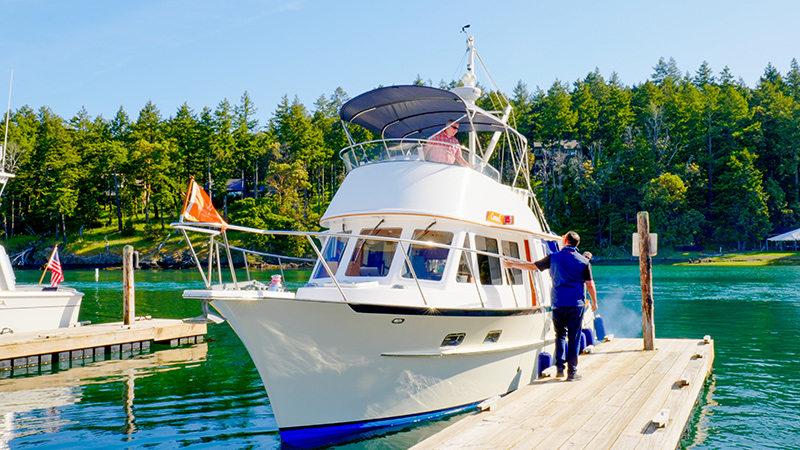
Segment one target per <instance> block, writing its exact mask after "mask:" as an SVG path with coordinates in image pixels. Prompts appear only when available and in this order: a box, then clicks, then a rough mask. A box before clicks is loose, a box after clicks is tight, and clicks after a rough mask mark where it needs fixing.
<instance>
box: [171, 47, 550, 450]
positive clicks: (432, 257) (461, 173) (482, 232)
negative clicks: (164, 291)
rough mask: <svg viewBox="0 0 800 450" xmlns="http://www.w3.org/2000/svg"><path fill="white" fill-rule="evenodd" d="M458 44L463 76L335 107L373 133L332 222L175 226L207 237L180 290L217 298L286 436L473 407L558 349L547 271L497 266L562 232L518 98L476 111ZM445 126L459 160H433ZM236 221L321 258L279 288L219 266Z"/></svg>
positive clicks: (359, 150)
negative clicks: (545, 207)
mask: <svg viewBox="0 0 800 450" xmlns="http://www.w3.org/2000/svg"><path fill="white" fill-rule="evenodd" d="M467 52H468V65H467V73H466V75H465V76H464V77H463V78H462V82H463V83H462V84H463V86H460V87H457V88H454V89H452V90H443V89H437V88H433V87H427V86H418V85H409V86H389V87H383V88H379V89H375V90H373V91H370V92H367V93H364V94H362V95H359V96H358V97H355V98H353V99H352V100H350V101H348V102H347V103H346V104H344V105H343V107H342V108H341V112H340V116H341V119H342V121H343V124H344V126H345V129H346V130H350V129H352V127H353V126H360V127H363V128H366V129H367V130H370V131H372V132H373V133H375V135H377V136H379V138H378V139H375V140H372V141H369V142H354V141H353V139H352V138H350V140H351V144H352V145H350V146H349V147H347V148H345V149H343V150H342V151H341V152H340V156H341V158H342V160H344V162H345V164H346V166H347V170H348V174H347V177H346V178H345V180H344V181H343V183H342V185H341V187H340V188H339V189H338V191H337V192H336V194H335V196H334V198H333V199H332V201H331V203H330V206H329V207H328V209H327V210H326V211H325V213H324V215H323V217H322V219H321V220H320V224H321V226H322V227H323V228H324V229H325V231H321V232H302V231H288V230H280V231H278V230H258V229H253V228H247V227H241V226H236V225H235V224H231V225H226V226H225V228H224V229H223V226H222V225H221V224H216V223H187V222H179V223H174V224H172V226H173V227H175V228H177V229H180V230H182V231H183V233H184V234H186V233H187V232H193V233H194V232H200V233H206V234H207V235H209V239H210V242H209V244H210V245H208V248H209V249H210V250H211V252H210V254H209V260H208V263H207V264H206V262H205V261H201V260H200V259H199V258H198V255H197V253H195V251H194V249H192V253H193V255H195V259H196V262H197V265H198V269H199V271H200V273H201V275H202V277H203V279H204V280H205V282H206V288H204V289H192V290H186V291H184V294H183V296H184V297H185V298H189V299H200V300H203V301H204V302H206V303H207V304H210V305H212V306H213V307H214V308H215V309H216V310H217V311H219V312H220V313H221V314H222V316H224V318H225V319H227V320H228V321H229V323H230V325H231V327H232V328H233V330H234V331H235V332H236V333H237V334H238V336H239V337H240V338H241V339H242V341H243V342H244V345H245V346H246V347H247V350H248V351H249V353H250V355H251V357H252V359H253V362H254V363H255V365H256V367H257V368H258V371H259V374H260V375H261V378H262V380H263V382H264V386H265V388H266V390H267V394H268V396H269V400H270V402H271V404H272V408H273V410H274V414H275V418H276V420H277V424H278V428H279V429H280V433H281V437H282V440H283V441H284V442H285V443H289V444H295V445H307V444H310V445H324V444H328V443H331V442H334V441H336V440H337V439H339V438H342V437H344V436H349V435H354V434H364V433H368V432H371V431H374V430H376V429H381V428H384V427H393V426H404V425H407V424H409V423H415V422H418V421H420V420H426V419H430V418H438V417H442V416H446V415H449V414H453V413H457V412H461V411H467V410H470V409H475V408H476V407H477V405H479V404H480V403H481V402H484V401H486V400H487V399H492V398H494V397H496V396H502V395H504V394H506V393H508V392H511V391H514V390H515V389H517V388H518V387H520V386H523V385H525V384H528V383H530V382H531V381H532V380H534V379H536V378H537V376H539V373H540V371H541V370H542V369H544V368H545V366H547V365H549V359H548V358H546V357H540V354H542V353H543V352H546V353H550V354H552V352H553V348H554V339H555V333H554V331H553V327H552V320H551V317H552V315H551V313H552V309H551V306H550V291H551V280H550V277H549V276H547V274H541V273H540V272H538V271H536V272H522V271H519V270H515V269H514V270H510V269H503V268H502V266H501V257H505V258H508V259H511V260H517V261H519V260H521V261H536V260H538V259H541V258H543V257H544V256H545V255H547V254H549V253H550V252H552V251H553V250H554V249H557V244H556V241H557V240H558V239H559V237H558V236H556V235H554V234H553V233H551V232H550V230H549V228H548V226H547V224H546V222H545V220H544V216H543V214H542V213H541V210H540V208H539V207H538V204H537V202H536V199H535V197H534V194H533V192H532V188H531V184H530V180H529V174H530V165H529V158H530V156H529V152H528V148H527V141H526V139H525V137H524V136H522V135H521V134H520V133H519V132H517V131H516V130H515V129H514V128H513V126H512V125H510V124H509V122H510V119H511V118H512V109H511V105H510V104H509V103H508V101H507V100H505V104H503V105H500V106H499V107H498V108H496V109H498V111H488V110H485V109H483V108H481V107H479V106H478V105H476V101H477V100H478V99H479V97H480V96H481V90H480V89H479V88H478V87H477V85H476V82H475V79H476V77H475V74H474V70H473V68H474V61H475V56H476V51H475V48H474V45H473V39H472V37H470V38H469V39H468V41H467ZM497 92H499V89H498V90H497ZM503 100H504V99H503ZM451 122H455V123H458V125H459V127H460V128H459V132H461V133H462V135H463V136H464V138H462V143H461V144H460V145H459V148H458V151H460V152H462V155H463V159H464V160H465V161H466V162H468V165H467V166H462V165H459V164H447V163H441V162H432V161H430V159H431V158H429V149H430V148H431V146H432V145H441V144H437V143H436V142H437V141H435V140H431V137H432V136H435V135H436V134H438V133H441V132H443V131H444V130H445V129H446V128H447V127H448V126H451ZM465 132H466V133H465ZM350 136H351V133H348V137H350ZM234 232H236V233H239V232H246V233H257V234H266V235H274V236H290V237H295V238H296V237H298V236H299V237H302V238H307V239H308V241H309V242H310V243H311V247H312V248H313V249H314V251H315V252H316V254H317V256H318V259H317V260H316V262H315V265H314V268H313V271H312V273H311V276H310V279H309V280H308V283H307V284H305V285H304V286H302V287H300V288H298V289H297V290H296V292H288V291H282V290H281V289H276V288H275V286H274V285H272V286H270V285H268V284H267V283H266V282H264V283H262V282H259V281H254V280H246V281H245V280H238V279H237V278H236V274H235V272H233V271H232V270H231V272H230V273H228V272H227V270H222V269H221V268H220V266H219V260H220V257H221V255H227V257H228V258H229V260H230V258H231V255H232V252H233V254H238V253H237V252H238V251H244V250H243V249H241V248H237V247H232V246H230V245H229V244H228V242H229V241H228V234H229V233H231V234H232V233H234ZM315 239H318V240H319V242H321V244H320V245H318V244H317V241H315ZM187 242H190V241H189V239H188V236H187ZM215 249H216V250H215ZM215 252H216V253H215ZM254 253H257V252H254ZM214 261H216V264H217V272H218V274H217V276H216V277H215V276H213V269H214V267H213V263H214ZM238 261H241V259H239V260H238ZM228 266H229V267H230V266H233V264H229V265H228ZM223 273H225V277H226V278H227V280H226V281H223V280H222V278H223ZM248 277H249V271H248ZM213 278H217V279H218V281H216V282H215V281H214V280H213ZM544 356H546V355H544Z"/></svg>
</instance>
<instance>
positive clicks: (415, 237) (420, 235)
mask: <svg viewBox="0 0 800 450" xmlns="http://www.w3.org/2000/svg"><path fill="white" fill-rule="evenodd" d="M434 225H436V220H434V221H433V222H431V224H430V225H428V226H427V227H426V228H425V229H424V230H422V231H421V232H420V233H419V234H418V235H416V236H412V238H411V240H414V241H418V240H420V239H422V238H423V237H424V236H425V235H426V234H428V230H430V229H431V227H432V226H434Z"/></svg>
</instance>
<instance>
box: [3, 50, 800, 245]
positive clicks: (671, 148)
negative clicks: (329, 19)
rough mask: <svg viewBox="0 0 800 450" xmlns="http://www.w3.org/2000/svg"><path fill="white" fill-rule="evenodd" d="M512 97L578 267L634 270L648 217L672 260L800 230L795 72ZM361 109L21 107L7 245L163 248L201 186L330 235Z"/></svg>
mask: <svg viewBox="0 0 800 450" xmlns="http://www.w3.org/2000/svg"><path fill="white" fill-rule="evenodd" d="M414 83H417V84H432V83H430V82H427V83H425V82H423V80H421V79H420V78H419V77H418V78H417V80H415V81H414ZM455 85H456V82H444V81H443V82H441V83H440V87H443V88H449V87H452V86H455ZM487 94H488V93H485V94H484V98H482V99H481V100H479V102H478V103H479V104H480V103H481V102H483V101H488V100H484V99H485V98H486V97H487ZM505 94H506V96H507V97H508V98H509V100H510V101H511V103H512V104H513V105H514V107H515V116H514V118H513V119H514V121H515V123H516V126H517V128H518V129H519V130H520V132H521V133H523V134H524V135H525V136H526V137H527V139H528V143H529V147H530V150H531V158H532V161H533V164H532V173H531V175H532V179H533V180H534V182H535V188H534V189H535V191H536V194H537V196H538V198H539V203H540V204H541V206H542V207H543V210H544V212H545V215H546V217H547V219H548V221H549V223H550V226H551V228H552V229H553V230H555V231H565V230H567V229H574V230H576V231H578V232H579V233H580V234H581V236H582V237H583V239H582V246H581V247H582V249H585V250H590V251H593V252H594V253H596V254H597V255H600V256H603V257H614V256H621V255H623V254H626V253H628V252H629V247H630V235H631V233H632V232H634V231H635V229H636V213H637V211H649V212H650V223H651V231H653V232H656V233H659V241H660V242H659V247H661V248H671V249H695V250H697V249H702V248H708V249H715V250H716V249H717V248H718V247H721V248H724V249H727V250H738V251H744V250H748V249H759V248H761V246H762V245H763V240H764V238H766V237H767V236H769V235H772V234H776V233H778V232H783V231H786V230H790V229H794V228H797V227H798V226H800V213H799V211H800V183H799V179H798V178H799V177H800V170H799V167H798V166H799V163H800V154H799V151H800V148H799V147H800V144H799V143H798V140H799V139H798V138H800V67H799V66H798V63H797V60H796V59H793V60H792V62H791V69H790V71H789V72H788V73H787V74H785V75H783V74H781V73H780V72H778V71H777V70H776V69H775V67H774V66H772V65H771V64H770V65H768V66H767V67H766V68H765V70H764V74H763V76H762V77H761V78H760V79H759V81H758V83H757V85H756V86H754V87H748V86H747V85H746V84H745V83H744V81H743V80H742V79H741V78H739V79H735V78H734V75H733V74H731V73H730V71H729V69H728V68H727V67H725V68H723V70H722V71H720V72H718V73H715V72H714V71H713V70H712V69H711V68H710V67H709V66H708V64H706V63H703V65H701V67H700V68H698V69H697V70H696V71H695V72H694V74H691V73H689V72H686V73H682V72H681V71H680V70H679V69H678V67H677V63H676V62H675V60H674V59H669V60H665V59H663V58H662V59H660V60H659V61H658V63H657V64H656V65H655V66H654V67H653V74H652V75H651V78H650V79H649V80H647V81H645V82H641V83H638V84H635V85H633V86H626V85H624V84H623V83H622V82H621V81H620V80H619V78H618V77H617V75H616V74H614V73H612V74H611V76H610V77H608V79H606V78H605V77H604V76H603V75H602V74H601V73H600V72H599V70H595V71H594V72H592V73H589V74H587V75H586V77H585V78H582V79H579V80H576V81H574V82H571V83H567V82H562V81H559V80H556V81H555V82H554V83H553V84H552V85H551V86H550V87H549V88H548V89H547V90H544V89H539V88H537V89H536V90H533V91H531V90H529V88H528V87H527V86H526V84H525V83H524V82H523V81H519V82H518V84H517V85H516V86H515V88H514V90H513V92H511V93H510V94H509V93H505ZM349 98H350V97H349V96H348V94H347V93H345V92H344V91H343V90H342V89H341V88H338V89H336V91H335V92H334V93H332V94H331V95H329V96H327V95H322V96H320V97H319V98H318V99H317V101H316V102H314V104H313V108H310V109H309V108H307V107H306V106H305V105H304V104H302V103H301V102H300V101H299V100H298V99H297V97H295V98H294V100H290V99H289V97H288V96H284V97H283V99H282V101H281V103H280V104H278V105H277V107H276V109H275V110H274V112H273V114H272V117H271V119H270V120H269V122H268V123H266V124H263V125H262V124H259V122H258V121H257V120H256V119H255V114H256V111H257V110H256V106H255V105H254V104H253V102H252V100H251V99H250V97H249V96H248V94H247V92H245V93H244V94H243V95H242V96H241V98H240V99H239V102H238V103H236V104H232V103H231V102H229V101H228V100H227V99H225V100H223V101H221V102H220V103H219V104H218V105H216V107H214V108H210V107H204V108H203V109H202V110H200V111H195V110H193V109H192V108H190V107H189V106H188V104H183V105H182V106H181V107H180V108H178V110H177V111H176V112H175V113H174V114H173V115H170V116H169V117H167V118H164V115H163V113H162V112H161V111H159V109H158V108H157V106H156V105H155V103H153V102H148V103H147V104H146V105H145V106H144V107H143V108H142V109H141V111H139V113H138V115H137V116H136V118H135V119H132V118H131V117H130V116H129V115H128V113H126V112H125V110H124V109H123V108H120V109H119V111H118V112H117V113H116V115H115V116H114V117H113V118H110V119H106V118H104V117H102V116H96V117H92V116H91V115H90V113H89V112H88V111H86V110H85V109H81V110H80V111H78V112H77V113H76V114H75V116H73V117H71V118H62V117H60V116H58V115H57V114H55V113H54V112H53V111H52V110H51V109H50V108H48V107H46V106H42V107H40V108H39V109H38V110H34V109H32V108H31V107H29V106H23V107H20V108H18V109H16V110H13V111H12V112H11V116H10V121H9V127H8V149H7V165H6V171H8V172H12V173H15V174H16V178H14V179H12V180H11V181H10V182H9V184H8V186H7V188H6V190H5V192H4V196H3V198H2V204H1V205H0V214H2V217H3V229H2V232H3V233H4V235H5V236H4V237H5V239H6V240H8V239H10V238H14V237H15V236H20V235H28V236H33V237H35V238H39V239H49V240H51V241H52V240H58V241H62V242H64V243H67V242H69V240H70V239H74V238H75V236H77V235H82V234H83V233H84V231H85V230H87V229H92V228H100V227H113V228H114V229H115V232H116V233H119V235H121V236H131V235H135V234H139V233H144V234H146V235H154V236H156V235H163V234H165V233H166V232H168V231H165V230H168V227H166V225H168V223H169V222H171V221H173V220H176V219H177V217H178V215H179V214H180V208H181V207H182V205H183V196H184V194H185V190H186V187H187V184H188V180H189V178H190V177H194V178H195V179H197V180H198V182H200V183H201V184H203V185H204V186H205V187H206V188H207V190H209V191H210V192H211V194H212V197H213V198H214V202H215V205H216V206H217V207H218V208H219V209H220V210H222V211H223V212H224V214H225V216H226V217H227V218H228V220H229V221H231V222H233V223H237V224H241V225H245V226H251V227H258V228H266V229H297V230H317V229H319V223H318V221H319V217H320V216H321V214H322V213H323V212H324V210H325V208H326V206H327V204H328V203H329V202H330V200H331V198H332V196H333V194H334V193H335V192H336V189H337V187H338V186H339V184H340V183H341V181H342V180H343V178H344V175H345V169H344V165H343V163H342V162H341V161H340V160H339V158H338V151H339V150H340V149H341V148H344V147H346V146H347V145H348V142H347V139H346V136H345V133H344V131H343V129H342V125H341V123H340V121H339V118H338V110H339V107H340V106H341V105H342V104H343V103H344V102H345V101H347V100H348V99H349ZM4 122H5V117H3V126H4V127H5V123H4ZM353 133H355V135H354V137H355V138H356V139H358V138H359V137H368V136H367V132H366V131H363V130H357V131H355V132H353V131H352V130H351V134H353ZM359 135H360V136H359ZM230 179H240V180H243V182H241V183H240V184H241V186H242V188H243V189H244V196H237V197H232V196H230V195H226V194H227V181H228V180H230ZM265 244H266V246H267V247H268V249H269V250H270V251H279V252H286V253H290V254H303V253H305V252H306V251H307V250H308V249H306V248H305V247H304V246H303V244H302V243H297V242H276V241H270V242H265Z"/></svg>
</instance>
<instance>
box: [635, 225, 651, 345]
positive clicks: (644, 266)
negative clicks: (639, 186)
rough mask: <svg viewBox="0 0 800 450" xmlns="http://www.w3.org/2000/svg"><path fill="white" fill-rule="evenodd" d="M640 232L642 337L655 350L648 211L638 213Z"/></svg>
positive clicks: (638, 228) (645, 343)
mask: <svg viewBox="0 0 800 450" xmlns="http://www.w3.org/2000/svg"><path fill="white" fill-rule="evenodd" d="M636 223H637V231H638V232H639V278H640V279H641V283H642V337H643V339H644V349H645V350H655V344H654V341H655V337H656V333H655V323H654V322H653V273H652V268H653V259H652V257H651V256H650V215H649V214H648V213H647V211H640V212H639V213H638V214H636Z"/></svg>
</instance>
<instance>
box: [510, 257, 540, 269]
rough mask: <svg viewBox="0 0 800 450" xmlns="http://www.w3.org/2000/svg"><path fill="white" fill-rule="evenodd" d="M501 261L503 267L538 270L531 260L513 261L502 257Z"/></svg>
mask: <svg viewBox="0 0 800 450" xmlns="http://www.w3.org/2000/svg"><path fill="white" fill-rule="evenodd" d="M501 263H502V265H503V268H504V269H522V270H539V268H538V267H536V264H535V263H532V262H514V261H508V260H505V259H504V260H502V262H501Z"/></svg>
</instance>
